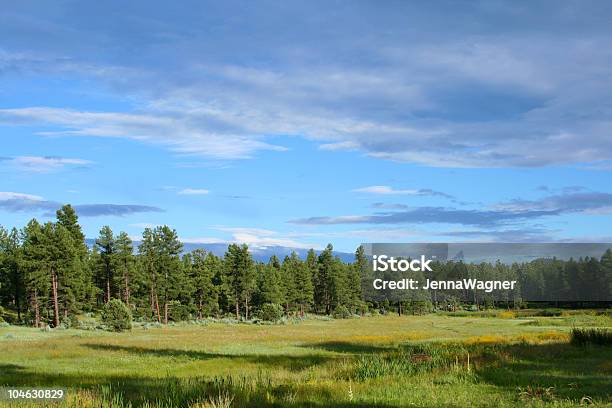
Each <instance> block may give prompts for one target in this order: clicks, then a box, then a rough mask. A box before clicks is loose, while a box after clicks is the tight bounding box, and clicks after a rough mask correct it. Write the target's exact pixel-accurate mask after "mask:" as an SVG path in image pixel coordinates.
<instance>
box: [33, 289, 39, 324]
mask: <svg viewBox="0 0 612 408" xmlns="http://www.w3.org/2000/svg"><path fill="white" fill-rule="evenodd" d="M34 324H35V325H36V327H40V308H39V306H38V291H37V290H34Z"/></svg>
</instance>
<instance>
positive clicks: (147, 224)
mask: <svg viewBox="0 0 612 408" xmlns="http://www.w3.org/2000/svg"><path fill="white" fill-rule="evenodd" d="M158 225H160V224H153V223H150V222H136V223H134V224H128V227H133V228H140V229H145V228H155V227H157V226H158Z"/></svg>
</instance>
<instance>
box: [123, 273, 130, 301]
mask: <svg viewBox="0 0 612 408" xmlns="http://www.w3.org/2000/svg"><path fill="white" fill-rule="evenodd" d="M124 278H125V279H124V281H125V305H126V306H127V307H130V281H129V278H128V275H127V273H126V274H125V277H124Z"/></svg>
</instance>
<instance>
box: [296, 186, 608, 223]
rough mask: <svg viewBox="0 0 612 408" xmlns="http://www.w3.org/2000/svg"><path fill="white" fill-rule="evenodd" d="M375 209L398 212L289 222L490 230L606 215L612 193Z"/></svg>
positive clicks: (382, 205)
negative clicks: (485, 206)
mask: <svg viewBox="0 0 612 408" xmlns="http://www.w3.org/2000/svg"><path fill="white" fill-rule="evenodd" d="M572 191H573V190H572ZM379 204H380V203H379ZM377 208H383V209H388V210H389V209H397V210H398V211H387V212H380V213H376V214H371V215H340V216H321V217H308V218H301V219H296V220H291V221H289V222H290V223H294V224H306V225H309V224H311V225H334V224H432V223H442V224H461V225H471V226H479V227H490V226H495V225H503V224H508V223H516V222H524V221H529V220H535V219H538V218H542V217H551V216H558V215H562V214H569V213H583V214H591V215H595V214H609V213H610V212H612V194H609V193H599V192H589V193H566V194H560V195H554V196H547V197H543V198H541V199H539V200H520V199H517V200H512V201H508V202H504V203H498V204H495V205H493V206H492V207H491V209H456V208H447V207H414V208H410V207H405V206H403V205H396V206H393V207H387V206H385V204H381V205H379V206H377Z"/></svg>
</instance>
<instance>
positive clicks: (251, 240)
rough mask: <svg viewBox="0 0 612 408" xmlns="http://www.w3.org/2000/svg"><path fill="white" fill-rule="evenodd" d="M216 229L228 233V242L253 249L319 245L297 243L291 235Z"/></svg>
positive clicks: (261, 231)
mask: <svg viewBox="0 0 612 408" xmlns="http://www.w3.org/2000/svg"><path fill="white" fill-rule="evenodd" d="M214 229H216V230H218V231H222V232H227V233H229V234H230V235H231V238H230V239H228V240H227V242H236V243H240V244H247V245H248V246H249V247H252V248H253V249H258V248H267V247H271V246H283V247H289V248H318V247H319V245H314V244H312V243H306V242H301V241H297V240H295V239H294V238H292V237H291V234H283V233H279V232H277V231H272V230H267V229H261V228H248V227H224V226H217V227H214Z"/></svg>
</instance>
